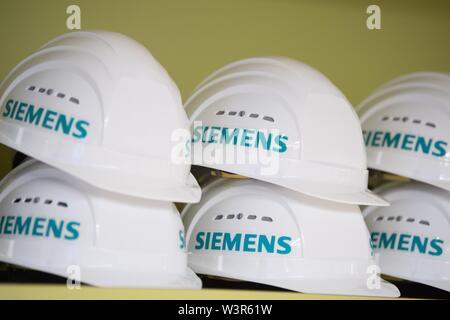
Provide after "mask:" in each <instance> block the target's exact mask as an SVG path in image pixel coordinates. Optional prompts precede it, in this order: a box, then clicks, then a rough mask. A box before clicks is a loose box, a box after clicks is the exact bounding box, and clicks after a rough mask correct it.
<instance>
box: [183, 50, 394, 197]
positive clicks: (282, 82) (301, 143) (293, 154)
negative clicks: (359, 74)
mask: <svg viewBox="0 0 450 320" xmlns="http://www.w3.org/2000/svg"><path fill="white" fill-rule="evenodd" d="M185 107H186V111H187V113H188V115H189V117H190V120H191V126H192V128H193V133H194V134H193V137H192V142H193V143H192V148H193V150H192V155H193V163H194V164H196V165H201V166H205V167H209V168H213V169H217V170H223V171H227V172H231V173H234V174H239V175H243V176H246V177H251V178H254V179H257V180H262V181H266V182H270V183H273V184H276V185H280V186H283V187H286V188H289V189H292V190H295V191H298V192H302V193H304V194H307V195H310V196H314V197H318V198H322V199H326V200H332V201H336V202H342V203H349V204H365V205H387V203H386V202H385V201H383V200H382V199H380V198H378V197H377V196H376V195H374V194H372V193H371V192H370V191H368V190H367V179H368V171H367V167H366V154H365V148H364V143H363V138H362V134H361V125H360V123H359V120H358V117H357V115H356V113H355V111H354V110H353V108H352V106H351V105H350V103H349V102H348V100H347V99H346V98H345V96H344V95H343V94H342V93H341V92H340V91H339V90H338V89H337V88H336V87H335V86H334V85H333V84H332V83H331V82H330V81H329V80H328V79H327V78H326V77H325V76H324V75H322V74H321V73H319V72H318V71H317V70H315V69H313V68H311V67H309V66H307V65H305V64H303V63H301V62H298V61H294V60H291V59H288V58H280V57H261V58H252V59H247V60H242V61H238V62H234V63H231V64H229V65H227V66H225V67H223V68H221V69H219V70H218V71H216V72H214V73H213V74H212V75H210V76H209V77H208V78H207V79H206V80H205V81H204V82H203V83H202V84H200V86H199V87H198V88H197V89H196V90H195V91H194V93H193V94H192V96H191V97H190V98H189V99H188V101H187V103H186V105H185ZM252 152H253V153H258V156H259V157H260V158H259V159H258V160H257V161H254V162H251V159H250V157H249V158H248V159H247V160H248V161H247V160H244V161H240V160H239V155H245V154H250V153H252ZM209 154H211V155H212V156H211V159H210V158H209ZM236 154H238V156H237V157H236V158H237V159H235V158H233V157H234V155H236ZM217 155H225V156H224V157H221V156H219V157H217V158H216V156H217ZM230 156H231V157H230ZM266 157H267V159H265V158H266ZM224 158H226V160H225V159H224ZM230 159H231V161H229V160H230Z"/></svg>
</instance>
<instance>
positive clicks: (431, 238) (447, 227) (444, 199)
mask: <svg viewBox="0 0 450 320" xmlns="http://www.w3.org/2000/svg"><path fill="white" fill-rule="evenodd" d="M376 191H377V192H378V194H380V195H381V196H383V197H384V198H385V199H387V200H388V201H389V202H390V203H391V206H390V207H386V208H373V207H368V208H365V209H364V211H363V214H364V217H365V219H366V222H367V225H368V227H369V230H370V232H371V239H372V244H373V247H374V250H375V252H376V253H377V254H378V255H379V264H380V267H381V272H382V273H383V274H386V275H390V276H394V277H398V278H402V279H407V280H410V281H414V282H419V283H423V284H427V285H430V286H433V287H437V288H440V289H443V290H446V291H450V194H449V192H448V191H445V190H442V189H439V188H436V187H433V186H430V185H427V184H423V183H419V182H413V183H391V184H387V185H385V186H382V187H380V188H379V189H377V190H376Z"/></svg>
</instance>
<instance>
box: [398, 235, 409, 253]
mask: <svg viewBox="0 0 450 320" xmlns="http://www.w3.org/2000/svg"><path fill="white" fill-rule="evenodd" d="M410 239H411V235H410V234H401V235H400V238H399V240H398V250H401V251H408V250H409V240H410Z"/></svg>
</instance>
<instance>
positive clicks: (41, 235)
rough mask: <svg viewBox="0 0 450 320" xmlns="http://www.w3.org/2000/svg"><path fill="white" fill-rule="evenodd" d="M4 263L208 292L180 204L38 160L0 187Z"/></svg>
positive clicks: (86, 278) (112, 283)
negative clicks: (193, 259)
mask: <svg viewBox="0 0 450 320" xmlns="http://www.w3.org/2000/svg"><path fill="white" fill-rule="evenodd" d="M0 261H2V262H5V263H10V264H14V265H18V266H22V267H25V268H29V269H33V270H38V271H42V272H46V273H50V274H55V275H59V276H62V277H68V278H69V279H72V280H75V279H78V280H80V281H81V282H83V283H87V284H91V285H95V286H105V287H153V288H192V289H198V288H200V287H201V281H200V279H199V278H198V277H197V276H196V275H195V274H194V273H193V272H192V270H190V269H189V268H188V267H187V252H186V244H185V237H184V227H183V224H182V221H181V217H180V215H179V213H178V211H177V210H176V208H175V206H174V205H173V204H172V203H169V202H162V201H155V200H146V199H138V198H132V197H128V196H123V195H118V194H114V193H110V192H107V191H103V190H100V189H98V188H95V187H92V186H90V185H89V184H86V183H85V182H83V181H81V180H79V179H77V178H74V177H73V176H71V175H69V174H66V173H64V172H62V171H60V170H58V169H55V168H52V167H50V166H48V165H46V164H43V163H40V162H37V161H36V160H27V161H26V162H24V163H23V164H22V165H20V166H19V167H17V168H16V169H15V170H13V171H12V172H11V173H10V174H9V175H8V176H6V177H5V178H4V180H3V181H2V182H1V183H0ZM75 277H79V278H75Z"/></svg>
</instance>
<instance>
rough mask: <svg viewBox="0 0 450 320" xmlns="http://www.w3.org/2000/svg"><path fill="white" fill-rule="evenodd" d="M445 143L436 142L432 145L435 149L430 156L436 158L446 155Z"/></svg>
mask: <svg viewBox="0 0 450 320" xmlns="http://www.w3.org/2000/svg"><path fill="white" fill-rule="evenodd" d="M447 145H448V144H447V142H445V141H436V142H435V143H434V148H435V149H436V150H435V151H433V153H432V155H433V156H436V157H443V156H445V155H446V154H447V150H446V147H447Z"/></svg>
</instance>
